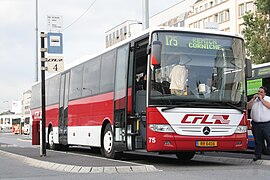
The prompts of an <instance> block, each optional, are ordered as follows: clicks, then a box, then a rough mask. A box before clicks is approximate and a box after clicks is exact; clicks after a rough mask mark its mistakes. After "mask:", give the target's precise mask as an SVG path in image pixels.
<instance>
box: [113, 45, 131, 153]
mask: <svg viewBox="0 0 270 180" xmlns="http://www.w3.org/2000/svg"><path fill="white" fill-rule="evenodd" d="M128 60H129V44H126V45H124V46H122V47H119V48H118V49H117V59H116V68H115V87H114V92H115V93H114V132H115V139H114V140H115V148H116V150H118V151H122V150H125V147H126V144H125V141H126V140H125V129H126V118H127V94H128V88H127V78H128Z"/></svg>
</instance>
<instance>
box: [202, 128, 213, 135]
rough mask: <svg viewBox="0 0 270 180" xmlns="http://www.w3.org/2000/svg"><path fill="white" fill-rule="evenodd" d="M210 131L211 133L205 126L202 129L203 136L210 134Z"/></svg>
mask: <svg viewBox="0 0 270 180" xmlns="http://www.w3.org/2000/svg"><path fill="white" fill-rule="evenodd" d="M210 131H211V129H210V128H209V127H208V126H205V127H204V128H203V134H205V135H208V134H210Z"/></svg>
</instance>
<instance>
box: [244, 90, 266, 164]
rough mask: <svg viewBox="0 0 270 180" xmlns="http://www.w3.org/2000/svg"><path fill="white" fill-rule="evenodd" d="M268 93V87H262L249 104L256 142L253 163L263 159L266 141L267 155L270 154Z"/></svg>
mask: <svg viewBox="0 0 270 180" xmlns="http://www.w3.org/2000/svg"><path fill="white" fill-rule="evenodd" d="M266 91H267V89H266V87H263V86H262V87H260V88H259V90H258V93H257V94H255V95H254V96H253V98H252V99H251V100H250V101H249V102H248V104H247V106H248V109H251V118H252V121H251V124H252V134H253V136H254V140H255V157H254V158H253V161H257V160H258V159H261V155H262V151H263V147H264V140H266V143H267V154H269V152H270V151H269V150H270V97H269V96H267V95H266Z"/></svg>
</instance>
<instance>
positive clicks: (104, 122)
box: [100, 119, 112, 147]
mask: <svg viewBox="0 0 270 180" xmlns="http://www.w3.org/2000/svg"><path fill="white" fill-rule="evenodd" d="M107 124H111V121H110V120H109V119H105V120H104V121H103V123H102V127H101V133H100V142H101V144H100V145H101V147H102V146H103V141H102V138H103V134H104V130H105V127H106V126H107ZM111 125H112V124H111Z"/></svg>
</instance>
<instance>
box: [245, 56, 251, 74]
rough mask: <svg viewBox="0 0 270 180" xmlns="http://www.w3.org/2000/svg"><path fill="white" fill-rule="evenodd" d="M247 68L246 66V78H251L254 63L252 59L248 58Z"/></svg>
mask: <svg viewBox="0 0 270 180" xmlns="http://www.w3.org/2000/svg"><path fill="white" fill-rule="evenodd" d="M245 61H246V68H245V73H246V78H251V77H252V63H251V60H250V59H246V60H245Z"/></svg>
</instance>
